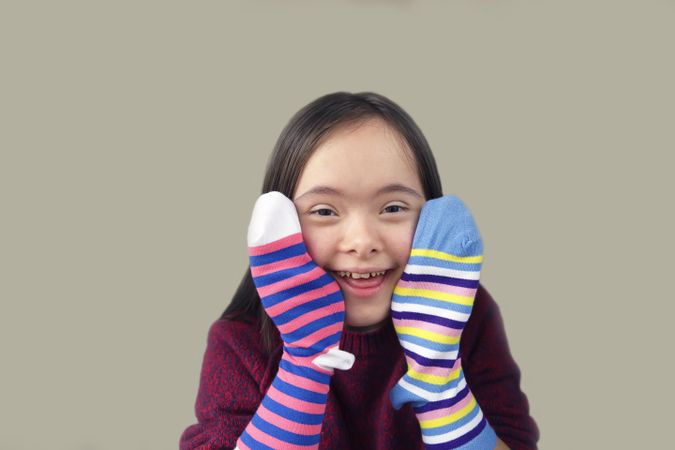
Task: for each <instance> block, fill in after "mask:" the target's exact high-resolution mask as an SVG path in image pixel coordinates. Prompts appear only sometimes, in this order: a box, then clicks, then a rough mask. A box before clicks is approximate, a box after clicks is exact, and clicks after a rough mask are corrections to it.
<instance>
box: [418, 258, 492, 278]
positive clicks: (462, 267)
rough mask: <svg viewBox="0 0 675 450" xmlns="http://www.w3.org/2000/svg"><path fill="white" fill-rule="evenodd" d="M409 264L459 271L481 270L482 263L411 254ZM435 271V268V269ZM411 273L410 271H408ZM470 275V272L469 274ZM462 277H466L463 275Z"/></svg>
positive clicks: (431, 268)
mask: <svg viewBox="0 0 675 450" xmlns="http://www.w3.org/2000/svg"><path fill="white" fill-rule="evenodd" d="M408 264H411V265H416V266H417V265H419V266H424V267H427V268H429V269H430V270H433V269H436V270H438V269H445V270H451V271H454V272H455V273H457V272H459V273H462V272H469V273H471V272H480V267H481V264H464V263H459V262H452V261H442V260H440V259H436V258H430V257H426V256H411V257H410V259H408ZM434 271H435V270H434ZM408 273H410V272H408ZM467 276H468V274H467ZM460 278H464V277H463V276H462V277H460Z"/></svg>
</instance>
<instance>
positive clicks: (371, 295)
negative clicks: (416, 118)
mask: <svg viewBox="0 0 675 450" xmlns="http://www.w3.org/2000/svg"><path fill="white" fill-rule="evenodd" d="M425 201H426V199H425V198H424V191H423V188H422V184H421V182H420V179H419V176H418V174H417V170H416V167H415V163H414V160H413V159H412V154H411V153H410V150H408V148H407V147H406V146H405V144H403V143H402V142H401V140H399V139H397V134H396V132H395V131H394V130H393V129H392V128H390V127H389V126H387V125H386V124H385V123H384V122H382V121H381V120H375V119H374V120H369V121H367V122H365V123H363V124H360V125H357V126H348V127H342V128H339V129H337V130H335V131H333V132H332V133H331V134H330V135H329V136H328V137H327V138H326V139H325V140H324V141H323V142H322V143H321V144H320V145H319V146H318V147H317V148H316V149H315V151H314V152H313V154H312V156H311V157H310V158H309V161H308V162H307V164H306V165H305V167H304V169H303V171H302V174H301V175H300V178H299V180H298V184H297V188H296V190H295V192H294V194H293V202H294V203H295V207H296V209H297V211H298V216H299V218H300V226H301V228H302V234H303V236H304V239H305V244H306V246H307V250H308V252H309V254H310V256H311V257H312V259H314V261H315V262H316V263H317V264H318V265H319V266H321V267H322V268H323V269H324V270H326V271H327V272H328V273H330V274H331V275H333V276H334V277H335V278H336V280H337V282H338V284H339V285H340V289H341V290H342V293H343V294H344V298H345V309H346V318H345V323H346V324H347V325H348V326H350V327H371V326H373V325H378V324H380V323H381V322H382V321H383V320H384V319H386V318H387V317H388V315H389V309H390V305H391V296H392V294H393V291H394V287H395V286H396V283H397V282H398V280H399V279H400V278H401V274H402V273H403V269H404V268H405V265H406V263H407V261H408V256H409V254H410V247H411V245H412V239H413V235H414V232H415V227H416V225H417V220H418V218H419V214H420V210H421V209H422V206H423V205H424V203H425ZM340 272H356V273H357V275H352V276H351V277H344V276H341V274H340ZM373 272H385V273H384V275H382V274H377V275H376V276H372V274H371V275H366V273H373ZM342 275H344V274H342ZM359 275H360V278H359V279H353V278H354V277H356V276H359ZM365 276H368V277H369V278H368V279H364V278H363V277H365Z"/></svg>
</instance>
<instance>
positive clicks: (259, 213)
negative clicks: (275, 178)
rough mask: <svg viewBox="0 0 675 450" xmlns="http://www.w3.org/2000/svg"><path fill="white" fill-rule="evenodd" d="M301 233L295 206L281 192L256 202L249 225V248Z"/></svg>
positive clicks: (260, 198)
mask: <svg viewBox="0 0 675 450" xmlns="http://www.w3.org/2000/svg"><path fill="white" fill-rule="evenodd" d="M298 232H300V220H299V219H298V213H297V211H296V210H295V204H294V203H293V201H292V200H291V199H289V198H288V197H286V196H285V195H284V194H282V193H281V192H277V191H272V192H267V193H265V194H263V195H261V196H260V197H258V200H256V202H255V206H254V207H253V214H251V222H250V223H249V225H248V246H249V247H256V246H259V245H264V244H268V243H270V242H274V241H277V240H279V239H281V238H283V237H286V236H289V235H291V234H295V233H298Z"/></svg>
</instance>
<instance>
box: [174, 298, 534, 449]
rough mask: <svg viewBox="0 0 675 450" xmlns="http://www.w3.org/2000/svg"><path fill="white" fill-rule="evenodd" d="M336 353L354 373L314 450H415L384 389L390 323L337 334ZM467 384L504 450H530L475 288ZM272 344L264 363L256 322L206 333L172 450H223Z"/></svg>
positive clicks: (342, 379) (498, 337)
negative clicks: (350, 359)
mask: <svg viewBox="0 0 675 450" xmlns="http://www.w3.org/2000/svg"><path fill="white" fill-rule="evenodd" d="M340 348H341V349H343V350H345V351H348V352H350V353H353V354H354V356H355V357H356V361H355V362H354V366H353V367H352V368H351V369H350V370H347V371H342V370H335V373H334V375H333V376H332V379H331V384H330V391H329V394H328V403H327V405H326V415H325V417H324V421H323V426H322V429H321V444H320V446H319V448H320V449H335V450H352V449H353V450H369V449H374V450H375V449H376V450H398V449H400V450H416V449H419V450H423V449H424V446H423V443H422V437H421V433H420V427H419V423H418V422H417V418H416V417H415V414H414V412H413V410H412V408H411V407H410V405H405V406H404V407H403V408H401V409H400V410H399V411H395V410H394V409H393V408H392V406H391V403H390V401H389V391H390V390H391V388H392V387H393V386H394V385H395V384H396V383H397V382H398V380H399V379H400V378H401V376H403V374H404V373H405V371H406V361H405V357H404V355H403V349H402V348H401V346H400V344H399V342H398V338H397V337H396V332H395V330H394V327H393V324H392V322H391V320H389V321H387V324H386V326H384V327H382V328H380V329H378V330H376V331H372V332H368V333H358V332H354V331H348V330H345V331H344V333H343V335H342V340H341V342H340ZM459 353H460V356H461V357H462V368H463V369H464V374H465V378H466V381H467V383H468V385H469V387H470V388H471V392H473V394H474V397H475V398H476V400H477V401H478V404H479V405H480V407H481V409H482V410H483V413H484V414H485V417H486V418H487V420H488V422H489V423H490V425H492V428H493V429H494V430H495V432H496V433H497V435H498V436H499V438H500V439H501V440H502V441H504V442H505V443H506V445H508V446H509V447H510V448H511V449H513V450H516V449H536V448H537V441H538V440H539V430H538V428H537V425H536V423H535V422H534V420H533V419H532V418H531V417H530V415H529V405H528V401H527V397H526V396H525V394H524V393H523V392H522V391H521V390H520V370H519V369H518V366H517V365H516V363H515V361H514V360H513V358H512V356H511V353H510V351H509V347H508V343H507V340H506V334H505V332H504V325H503V322H502V318H501V314H500V312H499V307H498V306H497V304H496V303H495V301H494V300H493V299H492V297H491V296H490V294H489V293H488V292H487V290H485V288H484V287H483V286H482V285H480V286H479V288H478V293H477V294H476V299H475V302H474V308H473V311H472V313H471V316H470V318H469V320H468V322H467V324H466V327H465V329H464V332H463V333H462V338H461V341H460V349H459ZM280 358H281V341H279V342H278V346H277V350H276V351H275V352H274V353H273V354H272V357H271V359H270V358H268V357H267V356H266V354H265V352H264V350H263V348H262V346H261V342H260V334H259V331H258V325H257V322H256V321H255V320H253V319H251V320H237V321H233V320H223V319H219V320H217V321H215V322H214V323H213V325H212V326H211V328H210V330H209V335H208V343H207V347H206V352H205V354H204V363H203V366H202V372H201V380H200V384H199V392H198V394H197V401H196V404H195V412H196V416H197V419H198V421H199V422H198V423H196V424H194V425H191V426H189V427H188V428H187V429H186V430H185V431H184V432H183V434H182V436H181V438H180V450H197V449H199V450H216V449H218V450H231V449H233V448H234V447H235V445H236V442H237V438H238V437H239V435H240V434H241V433H242V432H243V431H244V428H245V427H246V425H247V424H248V423H249V421H250V420H251V418H252V417H253V415H254V413H255V411H256V409H257V408H258V405H259V404H260V402H261V401H262V399H263V397H264V396H265V392H266V391H267V388H268V387H269V386H270V384H271V383H272V380H273V378H274V377H275V376H276V371H277V368H278V364H279V360H280Z"/></svg>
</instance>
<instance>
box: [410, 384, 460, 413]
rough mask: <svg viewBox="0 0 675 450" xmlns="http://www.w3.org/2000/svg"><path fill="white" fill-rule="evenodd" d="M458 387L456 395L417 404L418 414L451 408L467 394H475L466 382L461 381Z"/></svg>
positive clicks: (416, 410)
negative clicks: (420, 404)
mask: <svg viewBox="0 0 675 450" xmlns="http://www.w3.org/2000/svg"><path fill="white" fill-rule="evenodd" d="M460 386H461V387H460ZM457 389H458V390H457V395H456V396H454V397H451V398H447V399H443V400H437V401H431V402H428V403H427V404H425V405H422V406H417V407H415V412H416V413H417V414H424V413H428V412H433V411H437V410H444V409H449V408H452V407H453V406H455V405H456V404H457V403H459V402H461V401H463V400H464V399H466V397H467V396H469V395H473V394H471V390H469V386H468V385H467V384H466V382H462V381H460V382H459V384H458V385H457Z"/></svg>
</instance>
